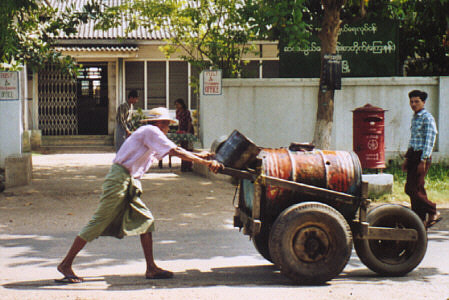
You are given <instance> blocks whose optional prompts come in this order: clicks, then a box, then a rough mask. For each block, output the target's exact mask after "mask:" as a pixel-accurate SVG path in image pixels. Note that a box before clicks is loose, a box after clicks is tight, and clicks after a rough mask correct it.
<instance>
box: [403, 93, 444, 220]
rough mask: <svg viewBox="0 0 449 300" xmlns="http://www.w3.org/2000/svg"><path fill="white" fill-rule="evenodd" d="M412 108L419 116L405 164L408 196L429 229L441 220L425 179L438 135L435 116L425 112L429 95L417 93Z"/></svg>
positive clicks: (414, 123)
mask: <svg viewBox="0 0 449 300" xmlns="http://www.w3.org/2000/svg"><path fill="white" fill-rule="evenodd" d="M408 97H409V99H410V107H411V108H412V110H413V111H414V112H415V114H414V115H413V118H412V124H411V128H410V130H411V136H410V142H409V146H408V151H407V153H406V154H405V161H404V164H403V165H402V169H403V170H404V172H407V182H406V184H405V192H406V193H407V195H409V197H410V202H411V205H412V210H413V211H414V212H415V213H416V214H417V215H418V216H419V217H420V218H421V220H423V222H424V225H425V226H426V228H429V227H431V226H433V225H435V224H436V223H437V222H438V221H440V220H441V216H440V213H439V212H438V211H437V208H436V204H435V203H433V202H431V201H430V200H429V199H428V198H427V193H426V190H425V189H424V183H425V182H424V178H425V176H426V174H427V172H428V170H429V168H430V164H431V162H432V158H431V155H432V150H433V146H434V144H435V138H436V135H437V133H438V131H437V127H436V124H435V119H434V118H433V116H432V115H431V114H430V113H429V112H428V111H427V110H426V109H425V108H424V104H425V103H426V100H427V93H426V92H423V91H419V90H413V91H411V92H410V93H409V94H408Z"/></svg>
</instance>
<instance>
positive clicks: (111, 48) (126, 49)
mask: <svg viewBox="0 0 449 300" xmlns="http://www.w3.org/2000/svg"><path fill="white" fill-rule="evenodd" d="M55 49H56V51H76V52H81V51H82V52H101V51H105V52H136V51H138V50H139V48H138V47H135V46H86V47H79V46H66V47H64V46H61V47H56V48H55Z"/></svg>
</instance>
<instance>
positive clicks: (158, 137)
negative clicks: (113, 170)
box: [113, 125, 177, 178]
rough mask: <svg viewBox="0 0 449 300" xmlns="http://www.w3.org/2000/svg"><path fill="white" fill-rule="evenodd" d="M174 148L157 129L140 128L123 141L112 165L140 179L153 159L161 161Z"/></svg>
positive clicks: (148, 126) (152, 126) (146, 126)
mask: <svg viewBox="0 0 449 300" xmlns="http://www.w3.org/2000/svg"><path fill="white" fill-rule="evenodd" d="M176 147H177V146H176V144H175V143H173V142H172V141H170V140H169V139H168V138H167V136H166V135H165V134H164V133H163V132H162V131H161V130H160V129H159V128H158V127H156V126H154V125H145V126H141V127H139V129H137V130H136V131H135V132H134V133H133V134H131V135H130V136H129V137H128V138H127V139H126V140H125V142H124V143H123V145H122V147H121V148H120V150H119V151H118V152H117V155H116V156H115V158H114V161H113V163H115V164H119V165H121V166H123V167H125V168H126V169H127V170H128V171H129V174H131V176H132V177H134V178H140V177H142V175H143V174H145V172H146V171H148V169H149V168H150V167H151V164H152V163H153V160H154V159H157V160H160V159H162V158H163V157H164V156H165V155H167V154H168V152H170V150H171V149H173V148H176Z"/></svg>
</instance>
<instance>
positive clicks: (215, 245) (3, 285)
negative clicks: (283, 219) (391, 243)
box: [0, 153, 449, 299]
mask: <svg viewBox="0 0 449 300" xmlns="http://www.w3.org/2000/svg"><path fill="white" fill-rule="evenodd" d="M113 157H114V154H113V153H84V154H51V155H34V156H33V180H32V184H30V185H28V186H23V187H15V188H9V189H6V190H5V191H4V192H3V193H0V220H1V221H0V253H1V255H0V297H1V299H62V298H64V299H123V298H126V299H143V298H147V297H150V298H154V299H236V298H239V297H244V298H246V299H261V298H268V297H270V298H273V299H287V298H289V299H290V298H299V297H300V298H306V297H312V299H378V298H379V297H387V296H388V297H389V298H390V299H449V289H448V288H447V287H448V286H449V280H448V274H449V260H447V259H446V257H447V247H448V246H449V234H448V231H447V230H448V226H449V213H448V210H447V209H446V208H444V209H442V212H443V214H444V220H443V221H442V222H441V223H439V224H437V225H436V226H435V227H434V228H432V231H431V232H430V238H429V241H430V242H431V244H430V243H429V247H428V248H429V249H428V253H427V254H426V258H425V260H424V261H423V263H422V266H420V267H419V268H418V269H417V270H416V271H414V272H412V273H411V275H409V276H406V277H401V278H382V277H378V276H376V275H375V274H374V273H373V272H371V271H370V270H368V269H367V268H366V267H365V266H363V264H361V262H360V260H359V259H358V258H357V257H356V255H355V254H353V256H352V257H351V260H350V262H349V264H348V266H347V267H346V268H345V270H344V272H343V273H342V274H341V275H340V276H338V277H337V278H336V279H334V280H332V281H330V282H329V283H328V284H325V285H323V286H319V287H298V286H294V285H292V284H291V282H290V281H289V280H287V279H286V278H284V277H283V276H282V275H281V274H279V271H278V270H277V269H276V268H275V267H274V266H272V265H271V264H270V263H269V262H268V261H266V260H264V259H263V258H262V257H261V256H260V255H259V254H258V253H257V251H256V250H255V248H254V247H253V245H252V243H251V242H250V241H249V240H248V237H247V236H244V235H243V234H242V233H240V232H239V231H238V229H235V228H233V225H232V224H233V213H234V208H233V203H232V201H233V198H234V193H235V187H234V186H233V185H232V184H231V182H230V181H229V180H216V179H208V178H204V177H201V176H199V175H197V174H193V173H181V172H180V170H179V160H178V159H176V158H173V167H172V168H171V169H169V168H168V166H167V165H168V164H167V159H165V161H164V168H163V169H159V168H158V167H157V165H155V166H153V168H152V169H151V171H150V172H149V173H148V174H146V175H145V176H144V178H143V179H142V184H143V189H144V194H143V197H142V199H143V200H144V201H145V202H146V203H147V205H148V206H149V208H150V209H151V210H152V212H153V214H154V216H155V218H156V232H155V233H154V240H155V257H156V261H157V263H158V264H159V265H160V266H161V267H164V268H168V269H170V270H172V271H174V272H175V278H173V279H170V280H162V281H154V280H153V281H151V280H146V279H145V278H144V277H143V273H144V270H145V265H144V260H143V254H142V251H141V248H140V242H139V240H138V237H126V238H125V239H123V240H117V239H114V238H104V237H103V238H99V239H98V240H95V241H93V242H92V243H89V244H88V245H87V246H86V248H85V249H84V250H83V251H82V252H81V253H80V255H79V257H78V258H77V260H76V261H75V265H74V269H75V271H76V272H77V273H78V275H80V276H82V277H84V278H85V280H86V281H85V283H82V284H77V285H58V284H56V283H54V279H55V278H60V277H61V276H60V274H59V273H58V272H57V271H56V266H57V264H58V263H59V261H60V260H61V259H62V257H63V256H64V255H65V253H66V251H67V250H68V247H69V246H70V244H71V242H72V241H73V239H74V238H75V236H76V235H77V233H78V231H79V230H80V229H81V228H82V226H83V225H84V224H86V222H87V221H88V220H89V219H90V217H91V216H92V213H93V211H94V210H95V208H96V206H97V203H98V199H99V196H100V193H101V184H102V182H103V179H104V176H105V175H106V173H107V171H108V169H109V167H110V165H111V162H112V159H113Z"/></svg>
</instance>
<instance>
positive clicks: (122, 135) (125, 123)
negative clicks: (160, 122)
mask: <svg viewBox="0 0 449 300" xmlns="http://www.w3.org/2000/svg"><path fill="white" fill-rule="evenodd" d="M138 101H139V96H138V94H137V91H136V90H132V91H130V92H129V94H128V100H127V101H126V102H125V103H122V104H120V106H119V107H118V109H117V115H116V118H115V120H116V123H117V125H116V128H115V152H118V150H119V149H120V147H121V146H122V144H123V142H124V141H125V140H126V138H127V137H129V136H130V135H131V133H132V129H133V128H132V124H131V119H132V110H133V105H134V104H136V103H137V102H138Z"/></svg>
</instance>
